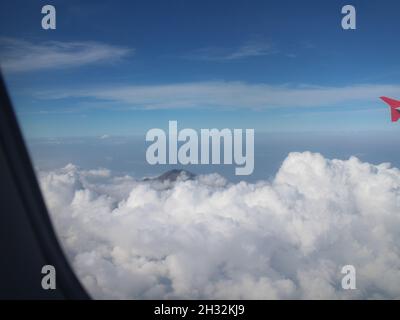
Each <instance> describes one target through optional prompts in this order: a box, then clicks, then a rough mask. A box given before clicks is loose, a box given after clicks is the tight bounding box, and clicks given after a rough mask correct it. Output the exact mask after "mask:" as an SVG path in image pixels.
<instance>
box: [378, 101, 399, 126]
mask: <svg viewBox="0 0 400 320" xmlns="http://www.w3.org/2000/svg"><path fill="white" fill-rule="evenodd" d="M381 99H382V100H383V101H385V102H386V103H387V104H388V105H389V106H390V111H391V112H392V122H396V121H397V120H399V119H400V110H399V108H400V101H398V100H394V99H390V98H387V97H381Z"/></svg>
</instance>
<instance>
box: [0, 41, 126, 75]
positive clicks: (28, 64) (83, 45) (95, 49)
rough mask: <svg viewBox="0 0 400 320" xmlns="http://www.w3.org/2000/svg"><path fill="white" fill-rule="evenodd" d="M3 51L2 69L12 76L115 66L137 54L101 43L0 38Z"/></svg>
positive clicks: (1, 54)
mask: <svg viewBox="0 0 400 320" xmlns="http://www.w3.org/2000/svg"><path fill="white" fill-rule="evenodd" d="M0 48H1V50H0V65H1V68H2V69H3V70H4V71H5V72H10V73H14V72H26V71H37V70H43V69H62V68H71V67H79V66H82V65H87V64H92V63H100V62H111V61H116V60H118V59H120V58H122V57H124V56H126V55H128V54H130V53H132V52H133V50H131V49H128V48H123V47H118V46H112V45H108V44H105V43H100V42H90V41H87V42H62V41H49V42H42V43H33V42H29V41H25V40H19V39H13V38H0Z"/></svg>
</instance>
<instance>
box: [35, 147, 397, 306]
mask: <svg viewBox="0 0 400 320" xmlns="http://www.w3.org/2000/svg"><path fill="white" fill-rule="evenodd" d="M39 176H40V182H41V187H42V190H43V192H44V195H45V198H46V202H47V204H48V207H49V209H50V211H51V216H52V219H53V222H54V224H55V227H56V229H57V232H58V235H59V237H60V239H61V241H62V244H63V246H64V247H65V249H66V252H67V254H68V256H69V258H70V260H71V262H72V263H73V265H74V268H75V270H76V272H77V274H78V275H79V278H80V279H81V281H82V282H83V283H84V285H85V287H86V288H87V289H88V290H89V292H90V293H91V294H92V295H93V296H94V297H96V298H117V299H127V298H147V299H149V298H184V299H189V298H205V299H240V298H246V299H279V298H283V299H287V298H294V299H303V298H311V299H322V298H328V299H343V298H360V299H364V298H370V299H375V298H400V250H399V249H400V248H399V243H400V234H399V230H400V170H399V169H397V168H393V167H391V166H390V165H389V164H381V165H372V164H369V163H363V162H360V160H358V159H357V158H354V157H352V158H350V159H349V160H346V161H343V160H329V159H326V158H324V157H323V156H322V155H320V154H314V153H309V152H304V153H290V154H289V155H288V157H287V158H286V160H285V161H284V162H283V164H282V166H281V168H280V169H279V171H278V172H277V174H276V176H275V178H274V179H273V180H272V181H260V182H258V183H255V184H249V183H245V182H241V183H237V184H231V183H228V182H227V181H226V180H225V179H224V178H222V177H221V176H219V175H217V174H212V175H204V176H198V177H197V178H195V179H194V180H187V181H183V180H181V181H179V180H178V181H176V182H174V183H171V182H168V181H166V182H164V183H161V182H157V181H151V182H144V181H139V180H136V179H134V178H132V177H130V176H123V177H116V176H113V175H112V173H111V172H110V171H108V170H106V169H99V170H90V171H85V170H81V169H79V168H77V167H75V166H73V165H68V166H66V167H65V168H63V169H60V170H57V171H53V172H42V173H40V175H39ZM347 264H351V265H354V266H355V267H356V270H357V290H354V291H344V290H342V288H341V285H340V283H341V277H342V276H343V275H342V274H341V273H340V270H341V267H342V266H344V265H347Z"/></svg>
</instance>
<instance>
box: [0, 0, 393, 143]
mask: <svg viewBox="0 0 400 320" xmlns="http://www.w3.org/2000/svg"><path fill="white" fill-rule="evenodd" d="M45 4H47V2H44V1H29V2H26V1H18V0H17V1H2V3H1V5H0V9H1V10H0V64H1V66H2V70H3V73H4V75H5V78H6V82H7V85H8V87H9V89H10V93H11V97H12V100H13V102H14V105H15V108H16V110H17V114H18V117H19V119H20V121H21V125H22V127H23V130H24V133H25V136H26V137H28V138H38V137H46V138H54V137H73V136H75V137H76V136H80V137H82V136H103V135H111V136H114V135H115V136H126V135H141V136H143V135H144V134H145V132H146V131H147V130H148V129H150V128H154V127H160V128H167V126H168V120H178V127H180V128H183V127H192V128H195V129H196V128H212V127H216V128H224V127H228V128H254V129H255V130H256V133H257V132H258V133H259V132H294V133H296V132H324V131H350V132H354V131H366V132H368V131H377V130H378V131H386V132H393V133H395V134H396V133H398V132H399V126H398V125H397V124H393V123H391V122H390V118H389V113H388V108H387V106H386V105H385V104H384V103H383V102H382V101H380V100H379V97H380V96H381V95H388V96H391V97H394V98H396V97H399V96H400V83H399V80H398V78H399V75H400V66H399V64H398V51H399V46H400V44H399V43H398V41H397V37H396V35H397V34H398V32H396V30H397V28H398V23H397V21H398V12H399V9H400V4H399V3H398V1H368V2H366V1H352V4H353V5H354V6H355V8H356V10H357V29H356V30H343V29H342V28H341V19H342V17H343V15H342V14H341V8H342V6H343V5H345V4H348V3H347V2H346V1H329V2H322V1H309V0H307V1H301V2H299V1H251V2H248V1H218V3H216V2H215V1H168V2H166V1H113V2H110V1H85V2H84V3H82V2H80V1H79V2H78V1H52V4H53V5H54V6H55V8H56V13H57V28H56V30H43V29H42V28H41V18H42V16H43V15H42V14H41V7H42V6H43V5H45Z"/></svg>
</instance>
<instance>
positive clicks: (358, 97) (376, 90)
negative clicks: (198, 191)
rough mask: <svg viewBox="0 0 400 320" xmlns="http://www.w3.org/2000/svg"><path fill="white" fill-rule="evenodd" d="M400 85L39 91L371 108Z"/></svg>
mask: <svg viewBox="0 0 400 320" xmlns="http://www.w3.org/2000/svg"><path fill="white" fill-rule="evenodd" d="M399 91H400V86H399V85H397V84H387V85H383V84H382V85H370V84H356V85H350V86H342V87H324V86H309V85H303V86H290V85H269V84H249V83H245V82H227V81H217V82H198V83H173V84H165V85H145V86H140V85H119V86H118V85H115V84H112V85H109V86H105V87H97V88H96V87H87V88H80V89H66V88H63V89H62V90H59V91H57V90H53V91H47V92H41V93H38V94H37V97H38V98H41V99H50V100H51V99H66V98H93V99H97V100H99V101H112V102H117V103H120V104H125V105H127V106H128V107H130V108H133V109H181V108H188V109H190V108H200V109H201V108H203V109H204V108H223V109H256V110H257V109H258V110H263V109H268V108H282V107H290V108H294V107H306V108H310V107H311V108H319V107H333V106H343V105H344V106H346V105H347V106H349V107H350V106H352V105H354V104H356V105H357V106H371V105H375V104H376V102H377V101H378V97H380V96H382V95H386V96H389V97H390V96H396V95H397V94H398V92H399Z"/></svg>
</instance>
